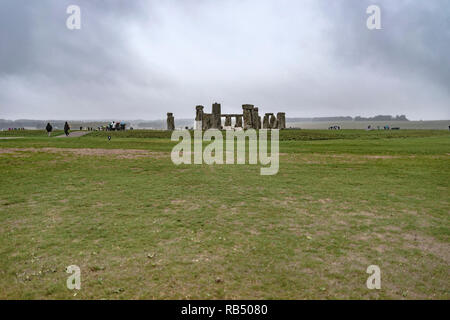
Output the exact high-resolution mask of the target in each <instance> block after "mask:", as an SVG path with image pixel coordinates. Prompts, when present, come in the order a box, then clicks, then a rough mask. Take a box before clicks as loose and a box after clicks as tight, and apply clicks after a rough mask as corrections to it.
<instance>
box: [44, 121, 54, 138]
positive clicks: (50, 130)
mask: <svg viewBox="0 0 450 320" xmlns="http://www.w3.org/2000/svg"><path fill="white" fill-rule="evenodd" d="M45 130H47V134H48V136H49V137H50V135H51V134H52V130H53V127H52V125H51V124H50V122H49V123H47V126H46V127H45Z"/></svg>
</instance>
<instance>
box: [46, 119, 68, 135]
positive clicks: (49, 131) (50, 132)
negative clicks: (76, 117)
mask: <svg viewBox="0 0 450 320" xmlns="http://www.w3.org/2000/svg"><path fill="white" fill-rule="evenodd" d="M45 130H47V134H48V136H49V137H50V136H51V135H52V131H53V126H52V125H51V124H50V122H48V123H47V126H46V127H45ZM69 130H70V126H69V124H68V123H67V121H66V123H64V134H65V135H66V137H67V136H68V135H69V133H70V132H69Z"/></svg>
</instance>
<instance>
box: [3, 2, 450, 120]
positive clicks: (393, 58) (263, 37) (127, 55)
mask: <svg viewBox="0 0 450 320" xmlns="http://www.w3.org/2000/svg"><path fill="white" fill-rule="evenodd" d="M71 4H75V5H78V6H80V8H81V30H69V29H67V27H66V20H67V17H68V16H69V15H68V14H66V9H67V6H69V5H71ZM371 4H377V5H379V6H380V8H381V25H382V29H381V30H368V28H367V27H366V20H367V18H368V16H369V15H368V14H367V13H366V8H367V7H368V6H369V5H371ZM215 101H217V102H219V103H222V112H226V113H236V112H239V111H241V110H242V109H241V105H242V104H246V103H250V104H254V105H256V106H258V107H259V108H260V113H264V112H277V111H285V112H286V116H287V117H316V116H317V117H318V116H340V115H350V116H356V115H362V116H373V115H377V114H393V115H396V114H406V115H407V116H408V117H409V118H410V119H416V120H418V119H423V120H430V119H450V1H448V0H429V1H425V0H385V1H382V0H377V1H376V0H373V1H370V0H357V1H356V0H292V1H283V0H281V1H280V0H254V1H253V0H252V1H245V0H236V1H231V0H230V1H221V0H198V1H194V0H180V1H170V0H163V1H140V0H130V1H124V0H104V1H102V0H95V1H92V0H86V1H81V0H78V1H77V0H69V1H66V0H35V1H28V0H1V5H0V118H6V119H20V118H22V119H23V118H27V119H111V118H116V119H124V120H125V119H164V118H165V117H166V112H173V113H174V115H175V118H193V117H194V116H195V105H198V104H201V105H204V106H205V107H206V111H208V112H209V110H210V109H211V104H212V103H213V102H215Z"/></svg>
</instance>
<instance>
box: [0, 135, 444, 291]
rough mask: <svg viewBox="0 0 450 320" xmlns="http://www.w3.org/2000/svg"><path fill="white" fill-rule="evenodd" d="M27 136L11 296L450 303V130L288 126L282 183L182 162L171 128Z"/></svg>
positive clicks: (6, 163) (14, 212)
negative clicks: (376, 283)
mask: <svg viewBox="0 0 450 320" xmlns="http://www.w3.org/2000/svg"><path fill="white" fill-rule="evenodd" d="M55 134H58V133H55ZM108 134H111V135H112V139H111V141H108V139H107V135H108ZM14 135H15V136H17V137H21V138H18V139H4V140H3V139H0V172H1V175H2V179H1V183H0V299H450V269H449V263H450V182H449V181H450V166H449V164H450V162H449V160H450V132H449V131H444V130H441V131H440V130H399V131H364V130H341V131H328V130H284V131H282V132H280V169H279V172H278V174H277V175H274V176H261V175H260V174H259V173H260V167H261V166H260V165H259V164H258V165H248V164H246V165H212V166H209V165H205V164H203V165H179V166H175V165H174V164H173V163H172V161H171V159H170V151H171V150H172V147H173V146H174V145H175V142H172V141H170V133H169V132H166V131H150V130H134V131H126V132H113V133H105V132H92V133H90V134H88V135H86V136H83V137H78V138H61V139H55V138H52V137H50V138H49V137H46V134H45V132H43V131H25V132H20V131H18V132H12V133H11V132H9V133H5V132H0V137H9V136H14ZM69 265H78V266H79V267H80V268H81V290H79V291H71V290H68V289H67V287H66V279H67V277H68V276H69V274H67V273H66V272H65V268H66V267H67V266H69ZM369 265H378V266H379V267H380V268H381V290H369V289H367V287H366V280H367V278H368V276H369V274H367V273H366V269H367V267H368V266H369Z"/></svg>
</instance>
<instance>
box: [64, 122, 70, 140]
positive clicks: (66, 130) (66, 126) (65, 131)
mask: <svg viewBox="0 0 450 320" xmlns="http://www.w3.org/2000/svg"><path fill="white" fill-rule="evenodd" d="M69 130H70V127H69V124H68V123H67V121H66V123H65V124H64V133H65V134H66V137H67V136H69Z"/></svg>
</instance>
